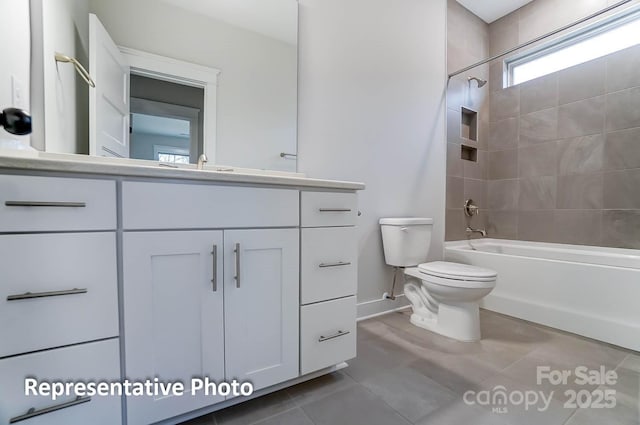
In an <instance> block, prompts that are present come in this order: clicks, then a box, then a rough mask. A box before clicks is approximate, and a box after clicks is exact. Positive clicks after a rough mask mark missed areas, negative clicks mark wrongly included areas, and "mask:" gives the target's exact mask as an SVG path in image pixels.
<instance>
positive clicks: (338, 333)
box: [318, 331, 351, 342]
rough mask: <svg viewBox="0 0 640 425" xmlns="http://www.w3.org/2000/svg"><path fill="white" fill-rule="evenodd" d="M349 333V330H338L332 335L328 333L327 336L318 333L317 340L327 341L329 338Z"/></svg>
mask: <svg viewBox="0 0 640 425" xmlns="http://www.w3.org/2000/svg"><path fill="white" fill-rule="evenodd" d="M350 333H351V332H349V331H338V332H336V333H334V334H333V335H329V336H322V335H320V338H318V342H325V341H329V340H330V339H334V338H339V337H341V336H345V335H349V334H350Z"/></svg>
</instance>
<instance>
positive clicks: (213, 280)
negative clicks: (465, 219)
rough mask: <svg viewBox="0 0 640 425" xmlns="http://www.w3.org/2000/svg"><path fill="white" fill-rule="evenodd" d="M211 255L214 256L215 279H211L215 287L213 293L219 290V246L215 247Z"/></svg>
mask: <svg viewBox="0 0 640 425" xmlns="http://www.w3.org/2000/svg"><path fill="white" fill-rule="evenodd" d="M211 255H213V277H212V278H211V284H212V285H213V292H216V291H217V290H218V245H213V249H212V250H211Z"/></svg>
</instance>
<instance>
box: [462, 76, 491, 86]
mask: <svg viewBox="0 0 640 425" xmlns="http://www.w3.org/2000/svg"><path fill="white" fill-rule="evenodd" d="M467 80H468V81H469V84H471V81H472V80H476V82H477V83H478V88H481V87H484V85H485V84H487V80H482V79H480V78H478V77H467Z"/></svg>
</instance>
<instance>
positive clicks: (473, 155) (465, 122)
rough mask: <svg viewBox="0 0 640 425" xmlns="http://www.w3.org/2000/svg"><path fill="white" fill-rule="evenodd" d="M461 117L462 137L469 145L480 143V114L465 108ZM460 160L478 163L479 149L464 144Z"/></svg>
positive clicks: (462, 109) (461, 147)
mask: <svg viewBox="0 0 640 425" xmlns="http://www.w3.org/2000/svg"><path fill="white" fill-rule="evenodd" d="M461 112H462V113H461V115H460V137H462V139H463V140H465V141H467V142H469V143H475V142H477V141H478V113H477V112H476V111H473V110H471V109H469V108H465V107H464V106H463V107H462V108H461ZM460 158H461V159H463V160H465V161H471V162H478V148H476V147H474V146H469V145H468V144H462V145H461V146H460Z"/></svg>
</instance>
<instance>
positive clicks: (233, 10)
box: [163, 0, 298, 45]
mask: <svg viewBox="0 0 640 425" xmlns="http://www.w3.org/2000/svg"><path fill="white" fill-rule="evenodd" d="M163 1H164V2H165V3H169V4H172V5H174V6H178V7H180V8H182V9H186V10H189V11H192V12H196V13H198V14H202V15H206V16H209V17H212V18H215V19H218V20H220V21H223V22H226V23H228V24H231V25H235V26H237V27H240V28H243V29H246V30H249V31H253V32H257V33H259V34H263V35H266V36H268V37H272V38H275V39H277V40H280V41H283V42H285V43H288V44H293V45H296V44H297V43H298V2H297V0H163Z"/></svg>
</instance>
